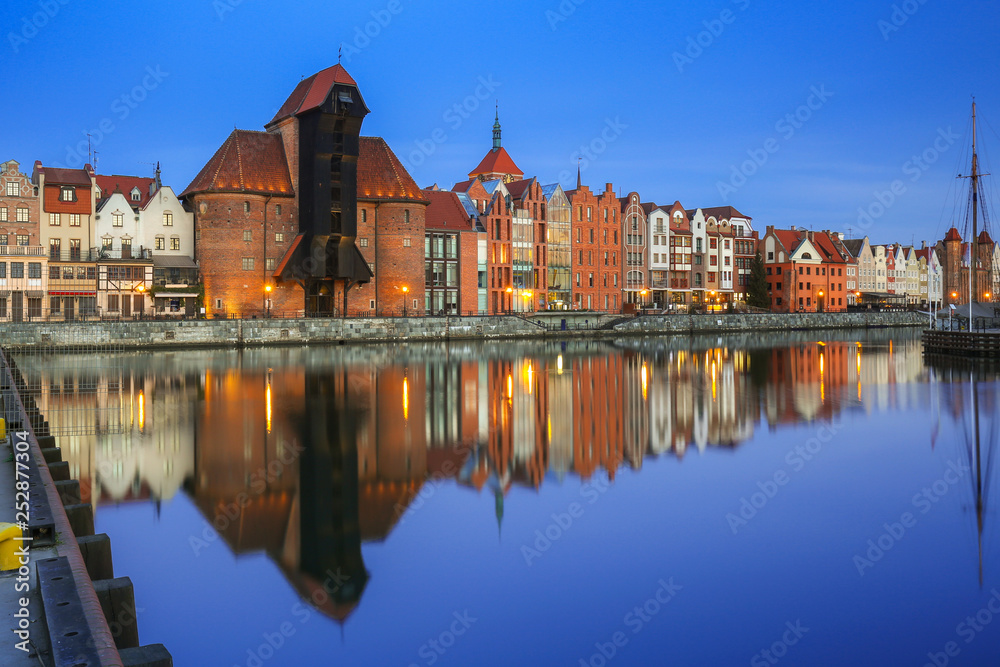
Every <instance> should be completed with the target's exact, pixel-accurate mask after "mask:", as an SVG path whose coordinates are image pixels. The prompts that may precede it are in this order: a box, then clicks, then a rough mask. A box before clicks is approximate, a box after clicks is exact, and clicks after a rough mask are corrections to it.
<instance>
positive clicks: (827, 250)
mask: <svg viewBox="0 0 1000 667" xmlns="http://www.w3.org/2000/svg"><path fill="white" fill-rule="evenodd" d="M812 244H813V246H815V247H816V249H817V250H819V251H820V252H821V253H822V254H823V260H824V261H826V262H832V263H834V264H843V263H844V261H845V260H844V257H843V256H842V255H841V254H840V251H839V250H838V249H837V244H836V243H834V241H833V239H832V238H830V235H829V234H827V233H826V232H815V233H813V235H812Z"/></svg>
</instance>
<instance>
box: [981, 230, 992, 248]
mask: <svg viewBox="0 0 1000 667" xmlns="http://www.w3.org/2000/svg"><path fill="white" fill-rule="evenodd" d="M979 242H980V243H988V244H990V245H992V244H993V239H991V238H990V233H989V232H988V231H986V230H985V229H984V230H983V231H981V232H979Z"/></svg>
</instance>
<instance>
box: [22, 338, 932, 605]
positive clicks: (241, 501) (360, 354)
mask: <svg viewBox="0 0 1000 667" xmlns="http://www.w3.org/2000/svg"><path fill="white" fill-rule="evenodd" d="M812 336H813V337H810V335H809V334H805V333H799V334H787V335H785V336H783V337H781V338H779V339H777V340H776V341H775V340H769V339H767V338H765V337H763V336H757V337H754V338H749V337H747V338H742V337H730V338H724V339H717V338H715V337H712V338H711V339H704V340H703V339H699V338H688V337H669V338H649V339H630V340H626V341H623V342H621V344H620V345H615V346H612V345H607V344H600V343H595V342H580V341H567V342H545V343H518V344H511V343H503V344H490V343H482V344H480V343H475V344H471V343H470V344H466V345H462V344H452V345H450V346H444V345H409V346H376V347H370V348H362V347H338V348H314V349H295V350H292V349H282V350H258V351H246V352H243V353H240V352H235V351H232V352H222V351H213V352H208V351H205V352H199V351H189V352H185V353H150V354H135V355H126V356H125V357H124V361H123V362H122V363H120V364H117V363H116V364H115V368H114V370H113V371H109V372H106V373H104V374H101V373H99V372H95V370H94V369H93V368H87V369H81V370H79V371H73V370H71V368H72V364H71V363H67V362H66V359H58V360H53V359H54V358H49V359H48V360H46V359H45V358H35V359H26V360H24V361H23V362H22V368H23V369H24V370H25V372H26V373H27V374H28V375H29V377H31V378H32V380H31V381H32V382H33V383H35V386H36V389H37V390H38V391H39V405H40V408H41V410H42V411H43V413H45V414H46V415H47V416H48V418H49V420H50V421H51V422H52V423H53V424H54V425H58V424H59V421H60V420H84V421H85V420H86V415H87V414H88V412H89V414H90V415H91V422H90V423H89V424H82V425H81V424H75V426H78V427H80V428H75V429H74V430H75V432H76V434H75V435H71V436H65V437H64V438H61V444H62V446H63V450H64V457H65V458H66V459H67V460H69V462H70V466H71V470H72V474H73V476H74V477H77V478H79V479H80V480H81V487H82V488H83V489H84V490H85V494H86V496H85V502H92V503H94V504H95V505H100V504H106V503H122V502H130V501H139V500H152V501H155V502H156V503H159V502H160V501H161V500H165V499H169V498H171V497H172V496H173V495H174V494H175V493H177V491H178V490H179V489H182V488H183V490H184V491H185V492H186V493H187V494H188V495H189V496H190V497H191V498H192V499H193V501H194V503H195V504H196V505H197V507H198V508H199V510H200V511H201V512H202V514H203V515H204V517H205V519H206V521H207V522H208V523H211V524H214V526H215V527H216V528H217V529H218V532H219V534H220V536H221V537H222V538H223V539H224V540H225V542H226V543H227V544H228V545H229V546H230V548H231V549H232V550H233V551H234V552H235V553H253V552H266V553H267V554H268V556H269V557H270V558H271V559H273V560H274V562H275V563H276V564H278V565H279V567H280V568H281V570H282V571H283V573H284V575H285V576H286V578H287V579H288V581H289V582H290V583H291V585H292V586H294V587H295V589H296V590H297V591H299V593H300V594H301V595H302V596H303V597H304V598H305V599H306V600H308V601H310V602H312V603H313V604H314V606H316V607H317V608H318V609H320V610H321V611H322V612H323V613H325V614H326V615H328V616H329V617H331V618H334V619H337V620H340V621H342V620H344V619H345V618H346V617H347V616H348V615H349V614H350V613H351V611H352V610H353V609H354V608H355V607H356V605H357V604H358V603H359V601H360V599H361V596H362V594H363V591H364V589H365V586H366V584H367V581H368V576H369V575H368V572H367V571H366V568H365V564H364V561H363V557H362V549H361V545H362V544H363V543H364V542H367V541H375V540H383V539H385V538H386V537H387V536H388V535H389V534H390V533H391V531H392V530H393V528H394V526H396V525H397V523H398V522H399V520H400V518H401V516H402V515H403V514H404V513H405V512H406V510H407V508H408V507H410V506H411V504H413V503H415V502H419V497H420V491H421V489H422V487H423V486H424V485H427V484H440V483H454V484H459V485H462V486H466V487H469V488H471V489H474V490H475V491H476V492H479V493H489V494H491V495H493V496H495V499H496V503H495V507H496V520H497V521H501V520H502V516H503V503H504V498H505V496H507V495H508V493H509V492H510V490H511V488H512V487H513V486H515V485H519V486H523V487H526V488H530V489H538V488H539V487H541V486H542V485H543V484H545V483H560V482H561V481H562V480H563V479H565V477H566V476H567V475H568V474H573V475H576V476H579V477H580V478H582V479H589V478H590V477H592V476H594V475H597V474H606V475H607V476H608V477H609V478H611V479H613V478H614V477H615V475H616V472H617V471H618V470H619V469H620V468H621V467H622V466H626V465H627V466H628V467H630V468H632V469H634V470H639V469H641V468H642V465H643V462H644V460H645V459H646V457H662V456H672V457H676V458H677V459H683V458H684V457H685V456H687V455H689V452H688V450H689V449H690V448H692V447H693V448H695V449H696V450H697V451H698V452H699V453H700V452H704V451H706V450H707V449H710V448H727V449H732V448H736V447H738V446H739V445H740V444H741V443H743V442H745V441H747V440H749V439H750V438H751V437H752V436H753V434H754V429H755V428H756V427H757V426H758V425H760V424H766V425H767V427H768V428H778V427H780V426H781V425H783V424H794V423H800V422H809V421H815V420H819V421H825V420H831V419H834V418H835V417H837V416H838V415H839V414H841V413H843V412H844V411H850V410H857V409H863V410H876V411H878V410H887V409H891V408H893V407H896V406H899V407H906V406H908V405H910V404H911V403H914V402H916V401H917V400H918V397H917V393H916V388H915V386H914V384H915V383H917V382H920V381H923V380H924V376H925V374H926V371H925V368H924V365H923V363H922V359H921V356H920V355H921V349H920V343H919V340H917V339H916V337H915V336H914V335H912V334H900V333H887V332H872V333H868V334H866V335H865V338H864V340H863V341H859V340H857V339H849V338H847V337H846V335H845V336H842V337H841V339H840V340H822V341H820V340H816V338H815V335H814V334H813V335H812ZM766 345H771V346H769V347H765V346H766ZM56 357H58V355H56ZM79 383H97V384H100V383H104V385H103V386H106V387H107V390H106V391H104V392H97V393H82V394H77V393H76V392H75V391H74V390H73V388H74V387H76V386H78V385H79ZM88 402H89V403H88ZM98 402H103V404H102V405H98V404H97V403H98ZM108 405H112V406H114V409H108ZM91 407H92V408H94V410H89V408H91ZM97 408H100V409H97ZM95 415H97V417H95ZM98 420H100V423H98ZM119 427H120V428H119ZM67 445H68V446H67ZM324 592H325V594H324Z"/></svg>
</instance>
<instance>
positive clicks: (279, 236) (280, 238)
mask: <svg viewBox="0 0 1000 667" xmlns="http://www.w3.org/2000/svg"><path fill="white" fill-rule="evenodd" d="M274 242H275V243H284V242H285V233H284V232H275V233H274Z"/></svg>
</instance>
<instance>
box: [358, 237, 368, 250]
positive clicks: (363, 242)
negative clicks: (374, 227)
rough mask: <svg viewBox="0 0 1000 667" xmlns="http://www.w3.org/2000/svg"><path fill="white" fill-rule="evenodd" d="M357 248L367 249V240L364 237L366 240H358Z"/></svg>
mask: <svg viewBox="0 0 1000 667" xmlns="http://www.w3.org/2000/svg"><path fill="white" fill-rule="evenodd" d="M358 247H360V248H367V247H368V238H367V237H366V238H361V239H358Z"/></svg>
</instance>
